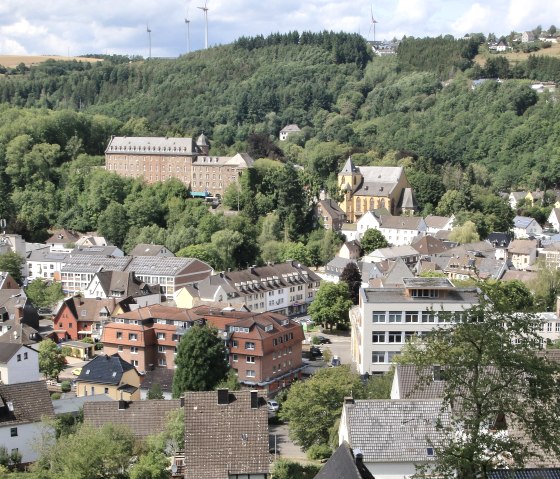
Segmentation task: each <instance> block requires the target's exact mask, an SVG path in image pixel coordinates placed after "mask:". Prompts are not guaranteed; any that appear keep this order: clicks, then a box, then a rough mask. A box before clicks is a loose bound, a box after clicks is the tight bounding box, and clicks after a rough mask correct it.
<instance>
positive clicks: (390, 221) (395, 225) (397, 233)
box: [379, 216, 426, 246]
mask: <svg viewBox="0 0 560 479" xmlns="http://www.w3.org/2000/svg"><path fill="white" fill-rule="evenodd" d="M380 219H381V225H380V226H379V231H380V232H381V233H382V234H383V236H384V237H385V239H386V240H387V241H388V242H389V244H391V245H393V246H404V245H409V244H411V243H412V241H414V239H415V238H416V237H417V236H422V235H424V234H426V223H425V222H424V218H422V217H420V216H382V217H381V218H380Z"/></svg>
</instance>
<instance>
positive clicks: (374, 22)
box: [369, 5, 377, 43]
mask: <svg viewBox="0 0 560 479" xmlns="http://www.w3.org/2000/svg"><path fill="white" fill-rule="evenodd" d="M370 8H371V26H370V27H369V31H370V33H371V29H372V27H373V41H374V43H375V24H376V23H377V20H376V19H375V18H373V5H371V6H370Z"/></svg>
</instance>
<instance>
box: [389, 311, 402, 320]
mask: <svg viewBox="0 0 560 479" xmlns="http://www.w3.org/2000/svg"><path fill="white" fill-rule="evenodd" d="M389 322H390V323H401V322H402V312H401V311H389Z"/></svg>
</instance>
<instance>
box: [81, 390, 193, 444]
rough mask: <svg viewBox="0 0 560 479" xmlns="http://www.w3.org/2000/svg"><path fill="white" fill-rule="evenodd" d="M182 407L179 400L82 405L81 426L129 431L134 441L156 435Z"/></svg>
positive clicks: (101, 402)
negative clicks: (82, 417) (82, 423)
mask: <svg viewBox="0 0 560 479" xmlns="http://www.w3.org/2000/svg"><path fill="white" fill-rule="evenodd" d="M182 407H184V404H183V399H169V400H165V399H153V400H150V401H125V400H119V401H95V402H86V403H84V423H86V424H90V425H91V426H93V427H95V428H101V427H103V426H104V425H105V424H115V425H120V426H124V427H126V428H127V429H129V430H130V431H131V432H132V434H133V436H134V437H135V438H137V439H146V438H147V437H148V436H153V435H156V434H160V433H162V432H163V431H164V430H165V427H166V423H167V421H168V418H169V414H170V413H172V412H173V411H178V410H179V409H181V408H182Z"/></svg>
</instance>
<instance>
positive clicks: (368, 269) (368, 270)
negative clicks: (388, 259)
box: [325, 256, 382, 286]
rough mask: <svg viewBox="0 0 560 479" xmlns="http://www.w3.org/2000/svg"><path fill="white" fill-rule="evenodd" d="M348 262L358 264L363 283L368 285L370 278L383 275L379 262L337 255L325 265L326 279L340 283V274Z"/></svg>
mask: <svg viewBox="0 0 560 479" xmlns="http://www.w3.org/2000/svg"><path fill="white" fill-rule="evenodd" d="M348 263H355V264H356V266H357V267H358V269H359V270H360V273H361V274H362V284H364V285H366V286H367V285H368V284H369V280H370V279H373V278H379V277H380V276H382V272H381V270H380V268H379V266H378V263H369V262H364V261H356V260H354V259H346V258H340V257H338V256H335V257H334V258H333V259H332V260H330V261H329V262H328V263H327V264H326V265H325V279H326V280H327V281H331V282H332V283H338V282H339V281H340V275H341V274H342V271H344V268H345V267H346V266H347V265H348Z"/></svg>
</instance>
